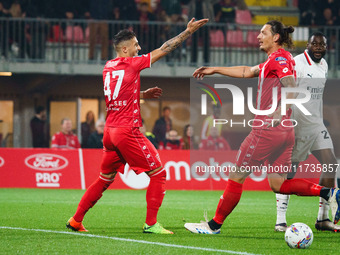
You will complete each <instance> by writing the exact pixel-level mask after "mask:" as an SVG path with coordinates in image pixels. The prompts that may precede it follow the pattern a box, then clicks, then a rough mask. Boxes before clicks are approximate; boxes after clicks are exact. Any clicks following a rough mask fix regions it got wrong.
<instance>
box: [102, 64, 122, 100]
mask: <svg viewBox="0 0 340 255" xmlns="http://www.w3.org/2000/svg"><path fill="white" fill-rule="evenodd" d="M124 74H125V72H124V70H117V71H112V79H114V78H116V76H118V79H117V83H116V86H115V89H114V91H113V95H112V100H115V99H116V98H117V97H118V94H119V90H120V87H121V86H122V82H123V78H124ZM110 83H111V77H110V72H107V73H106V76H105V83H104V95H105V96H107V97H108V100H109V101H111V94H112V91H111V84H110Z"/></svg>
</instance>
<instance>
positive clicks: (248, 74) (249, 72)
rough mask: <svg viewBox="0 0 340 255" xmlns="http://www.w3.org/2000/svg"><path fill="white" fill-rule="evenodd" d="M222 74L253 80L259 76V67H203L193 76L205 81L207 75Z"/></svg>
mask: <svg viewBox="0 0 340 255" xmlns="http://www.w3.org/2000/svg"><path fill="white" fill-rule="evenodd" d="M215 73H217V74H222V75H225V76H229V77H234V78H253V77H257V76H259V73H260V68H259V66H258V65H257V66H252V67H251V66H231V67H206V66H202V67H200V68H198V69H196V70H195V72H194V73H193V76H194V77H195V78H198V79H203V77H204V76H206V75H212V74H215Z"/></svg>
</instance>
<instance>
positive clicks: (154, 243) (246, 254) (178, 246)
mask: <svg viewBox="0 0 340 255" xmlns="http://www.w3.org/2000/svg"><path fill="white" fill-rule="evenodd" d="M0 229H10V230H24V231H35V232H44V233H54V234H65V235H75V236H84V237H94V238H102V239H110V240H116V241H122V242H131V243H142V244H152V245H159V246H165V247H173V248H182V249H190V250H199V251H212V252H222V253H229V254H240V255H256V254H253V253H248V252H239V251H230V250H219V249H211V248H204V247H195V246H185V245H178V244H168V243H159V242H150V241H143V240H136V239H128V238H120V237H113V236H100V235H92V234H82V233H78V232H68V231H54V230H47V229H32V228H15V227H7V226H0Z"/></svg>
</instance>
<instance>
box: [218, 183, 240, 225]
mask: <svg viewBox="0 0 340 255" xmlns="http://www.w3.org/2000/svg"><path fill="white" fill-rule="evenodd" d="M242 186H243V185H242V184H241V183H238V182H235V181H232V180H228V182H227V187H226V188H225V191H224V193H223V195H222V196H221V198H220V202H219V203H218V205H217V209H216V213H215V217H214V218H213V220H214V221H215V222H216V223H218V224H223V222H224V220H225V219H226V218H227V216H228V215H229V214H230V213H231V212H232V211H233V210H234V208H235V207H236V205H237V204H238V202H239V201H240V199H241V194H242Z"/></svg>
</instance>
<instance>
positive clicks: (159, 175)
mask: <svg viewBox="0 0 340 255" xmlns="http://www.w3.org/2000/svg"><path fill="white" fill-rule="evenodd" d="M149 177H150V179H153V180H162V181H164V182H165V179H166V171H165V169H164V168H163V167H162V168H160V169H159V170H158V171H155V172H154V171H153V172H152V173H151V174H149Z"/></svg>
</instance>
